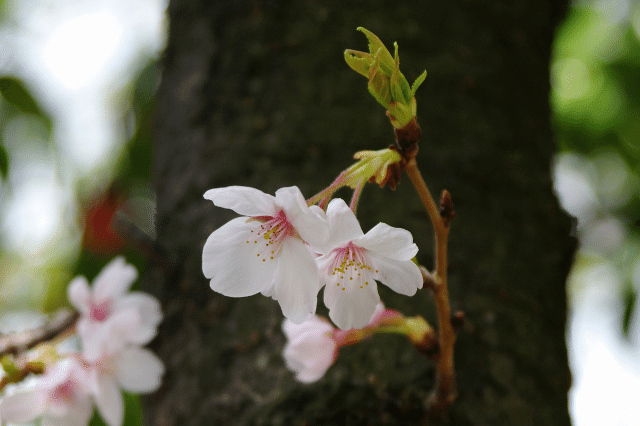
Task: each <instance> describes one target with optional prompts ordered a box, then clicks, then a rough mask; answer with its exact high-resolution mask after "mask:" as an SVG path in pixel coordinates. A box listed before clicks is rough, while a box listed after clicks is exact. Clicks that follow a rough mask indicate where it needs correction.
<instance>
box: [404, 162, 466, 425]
mask: <svg viewBox="0 0 640 426" xmlns="http://www.w3.org/2000/svg"><path fill="white" fill-rule="evenodd" d="M405 170H406V171H407V174H408V175H409V178H410V179H411V182H412V183H413V186H414V187H415V188H416V191H417V192H418V195H419V196H420V199H421V200H422V203H423V204H424V207H425V209H426V210H427V213H428V214H429V218H430V219H431V223H432V224H433V230H434V234H435V272H434V273H433V279H434V286H433V289H432V290H433V295H434V299H435V303H436V310H437V313H438V328H439V333H438V342H439V344H440V352H439V354H438V357H437V362H436V383H435V387H434V389H433V391H432V393H431V395H430V397H429V401H428V407H429V409H428V410H429V413H428V415H429V417H432V416H438V415H441V414H443V413H444V412H446V410H447V409H448V408H449V406H450V405H451V403H452V402H453V401H454V400H455V398H456V394H457V391H456V376H455V371H454V364H453V346H454V344H455V341H456V335H455V331H454V330H453V327H452V325H451V321H450V319H451V307H450V305H449V290H448V287H447V238H448V236H449V227H448V226H447V225H446V224H445V221H444V219H443V218H442V217H441V216H440V211H439V210H438V207H437V205H436V203H435V201H434V199H433V197H432V196H431V193H430V192H429V189H428V188H427V184H426V183H425V181H424V179H423V178H422V174H421V173H420V170H419V169H418V165H417V163H416V161H415V158H412V159H410V160H409V162H408V163H407V166H406V169H405Z"/></svg>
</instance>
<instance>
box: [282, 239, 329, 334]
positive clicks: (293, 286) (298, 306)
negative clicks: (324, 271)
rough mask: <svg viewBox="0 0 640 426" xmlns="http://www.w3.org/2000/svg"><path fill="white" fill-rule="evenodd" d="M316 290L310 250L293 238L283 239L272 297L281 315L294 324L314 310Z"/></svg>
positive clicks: (316, 275) (313, 265)
mask: <svg viewBox="0 0 640 426" xmlns="http://www.w3.org/2000/svg"><path fill="white" fill-rule="evenodd" d="M318 291H320V285H319V279H318V268H317V266H316V262H315V260H314V258H313V256H312V255H311V252H309V250H308V249H307V248H306V246H305V244H304V243H303V242H302V241H300V240H299V239H297V238H288V239H287V240H286V241H283V243H282V247H281V256H280V258H279V260H278V268H277V269H276V273H275V275H274V277H273V298H274V299H275V300H277V301H278V302H279V303H280V308H281V309H282V313H283V314H284V316H285V317H287V318H289V319H290V320H291V321H293V322H294V323H296V324H300V323H302V322H303V321H304V320H305V319H307V318H308V317H309V315H310V314H313V313H315V311H316V304H317V299H318Z"/></svg>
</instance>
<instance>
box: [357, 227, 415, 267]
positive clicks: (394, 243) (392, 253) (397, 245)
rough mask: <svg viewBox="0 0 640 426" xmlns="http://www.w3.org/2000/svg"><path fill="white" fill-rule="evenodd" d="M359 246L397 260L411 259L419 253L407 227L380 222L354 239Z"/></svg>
mask: <svg viewBox="0 0 640 426" xmlns="http://www.w3.org/2000/svg"><path fill="white" fill-rule="evenodd" d="M353 243H354V244H356V245H357V246H360V247H362V248H365V249H367V250H369V251H371V252H373V253H377V254H379V255H381V256H385V257H388V258H390V259H395V260H409V259H412V258H413V257H414V256H415V255H416V254H417V253H418V246H416V245H415V244H414V243H413V236H412V235H411V233H410V232H409V231H407V230H406V229H401V228H394V227H392V226H389V225H387V224H385V223H379V224H377V225H376V226H374V227H373V228H371V230H369V232H367V233H366V234H365V235H363V236H362V237H359V238H356V239H354V240H353Z"/></svg>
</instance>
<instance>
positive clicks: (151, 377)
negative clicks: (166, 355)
mask: <svg viewBox="0 0 640 426" xmlns="http://www.w3.org/2000/svg"><path fill="white" fill-rule="evenodd" d="M113 365H114V367H115V370H114V373H115V376H116V379H117V380H118V382H120V385H121V386H122V388H123V389H124V390H126V391H128V392H133V393H149V392H153V391H155V390H156V389H158V388H159V387H160V383H161V381H162V375H163V374H164V365H163V364H162V361H161V360H160V358H158V357H157V356H156V355H155V354H154V353H153V352H151V351H149V350H147V349H141V348H139V347H136V346H131V347H128V348H126V349H125V350H123V351H122V352H120V353H119V354H118V355H117V356H116V357H115V358H114V360H113Z"/></svg>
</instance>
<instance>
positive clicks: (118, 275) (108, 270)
mask: <svg viewBox="0 0 640 426" xmlns="http://www.w3.org/2000/svg"><path fill="white" fill-rule="evenodd" d="M137 278H138V271H137V270H136V268H135V267H134V266H133V265H130V264H128V263H126V262H125V260H124V257H122V256H118V257H116V258H115V259H113V260H112V261H111V262H109V264H107V266H105V267H104V268H103V269H102V271H101V272H100V273H99V274H98V276H97V277H96V278H95V279H94V280H93V285H92V291H93V300H94V301H95V302H96V303H100V302H102V301H107V300H114V299H117V298H119V297H121V296H122V295H124V294H125V293H126V292H127V291H128V290H129V287H131V284H133V282H134V281H135V280H136V279H137Z"/></svg>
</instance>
